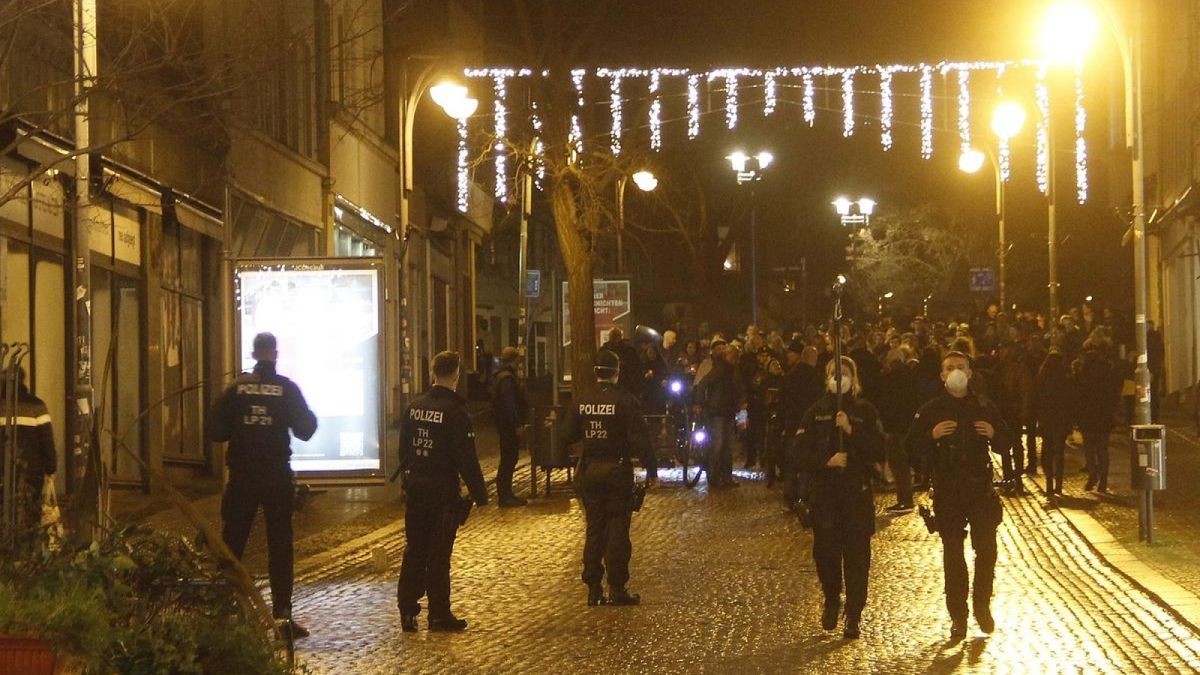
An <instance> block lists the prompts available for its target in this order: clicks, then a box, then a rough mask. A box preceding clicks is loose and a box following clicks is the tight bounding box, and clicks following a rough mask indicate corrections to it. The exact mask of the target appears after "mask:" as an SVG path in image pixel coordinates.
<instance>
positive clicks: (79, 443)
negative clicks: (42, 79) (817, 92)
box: [71, 0, 100, 527]
mask: <svg viewBox="0 0 1200 675" xmlns="http://www.w3.org/2000/svg"><path fill="white" fill-rule="evenodd" d="M73 9H74V29H75V30H74V33H75V35H74V42H75V115H74V131H75V214H74V215H75V222H74V228H73V231H72V236H71V258H72V266H71V280H72V287H73V292H72V294H71V295H72V297H73V298H74V312H73V321H72V325H71V329H72V337H73V338H74V339H73V341H72V347H71V348H72V350H73V358H72V359H71V364H72V366H73V367H74V370H75V372H74V392H73V397H72V398H73V399H74V402H75V405H73V406H71V410H72V413H73V415H74V418H73V419H74V423H73V425H72V455H71V459H72V461H71V469H72V474H73V475H72V478H73V481H72V482H73V483H74V484H75V485H74V486H75V487H77V488H79V489H80V490H81V492H80V495H81V498H83V499H85V500H86V501H84V502H81V504H82V506H83V508H82V509H80V511H79V512H78V513H79V515H80V516H81V521H80V523H79V524H80V525H82V526H85V527H92V526H94V525H95V524H96V522H95V520H94V519H95V518H96V517H97V516H98V511H99V508H100V503H99V499H98V497H99V494H98V491H99V485H100V480H99V476H92V477H90V478H87V479H86V480H85V476H87V473H88V471H90V470H95V469H96V468H97V467H99V463H97V462H94V461H93V459H94V458H93V457H92V456H91V453H92V450H93V449H92V447H91V430H92V354H91V345H92V321H91V304H92V279H91V276H92V269H91V237H90V233H89V223H88V208H89V206H90V204H91V189H90V184H91V171H90V169H91V167H90V164H89V153H88V151H87V150H88V146H89V145H90V144H91V136H90V133H89V131H90V128H89V106H88V103H89V101H88V94H89V92H90V90H91V88H92V82H93V80H94V78H95V77H96V65H97V58H96V0H75V4H74V8H73ZM86 486H94V487H95V488H96V490H97V494H94V495H93V494H87V491H90V490H89V487H86Z"/></svg>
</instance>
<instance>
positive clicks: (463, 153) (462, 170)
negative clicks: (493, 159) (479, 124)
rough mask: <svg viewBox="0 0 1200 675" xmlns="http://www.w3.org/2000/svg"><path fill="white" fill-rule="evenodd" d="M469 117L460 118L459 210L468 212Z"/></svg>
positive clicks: (469, 191)
mask: <svg viewBox="0 0 1200 675" xmlns="http://www.w3.org/2000/svg"><path fill="white" fill-rule="evenodd" d="M467 151H468V150H467V118H465V117H462V118H459V120H458V172H457V177H458V186H457V187H458V190H457V197H458V200H457V201H458V212H459V213H466V212H467V208H468V207H469V206H470V204H469V203H468V200H469V198H470V196H471V172H470V170H469V166H468V164H467V159H468V155H467Z"/></svg>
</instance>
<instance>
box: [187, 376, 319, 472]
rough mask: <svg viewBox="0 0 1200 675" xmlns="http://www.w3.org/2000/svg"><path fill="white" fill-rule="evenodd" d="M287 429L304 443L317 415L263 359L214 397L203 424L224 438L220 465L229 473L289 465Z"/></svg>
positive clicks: (215, 437)
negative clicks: (226, 442) (207, 417)
mask: <svg viewBox="0 0 1200 675" xmlns="http://www.w3.org/2000/svg"><path fill="white" fill-rule="evenodd" d="M289 430H290V431H291V433H292V434H294V435H295V436H296V438H299V439H300V440H302V441H307V440H308V439H310V438H312V437H313V434H314V433H316V431H317V416H316V415H314V414H313V411H312V410H309V408H308V404H307V403H306V402H305V401H304V395H303V394H302V393H300V387H298V386H296V383H295V382H292V381H291V380H289V379H288V378H286V377H284V376H282V375H280V374H279V373H276V372H275V364H274V363H269V362H265V361H264V362H260V363H259V364H258V365H256V366H254V370H253V371H252V372H249V373H242V374H241V375H238V377H237V379H236V380H234V381H233V384H231V385H229V388H227V389H226V390H225V391H224V392H223V393H222V394H221V396H220V397H218V398H217V401H216V403H215V404H214V405H213V409H212V414H211V416H210V417H209V423H208V435H209V438H211V439H212V440H214V441H217V442H219V443H220V442H225V441H229V452H228V453H227V454H226V457H225V463H226V464H227V465H228V466H229V469H230V471H231V472H234V473H237V472H242V471H245V472H249V473H248V475H253V472H257V471H260V470H279V469H288V468H289V464H288V462H289V459H290V458H291V456H292V448H291V437H290V436H289V435H288V431H289Z"/></svg>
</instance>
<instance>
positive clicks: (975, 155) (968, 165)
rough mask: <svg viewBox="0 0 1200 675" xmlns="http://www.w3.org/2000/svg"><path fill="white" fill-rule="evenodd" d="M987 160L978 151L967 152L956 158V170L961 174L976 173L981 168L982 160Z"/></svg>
mask: <svg viewBox="0 0 1200 675" xmlns="http://www.w3.org/2000/svg"><path fill="white" fill-rule="evenodd" d="M985 159H987V157H986V156H984V154H983V153H982V152H980V151H978V150H967V151H966V152H964V153H963V154H961V155H959V157H958V170H959V171H962V172H963V173H978V172H979V170H980V169H982V168H983V160H985Z"/></svg>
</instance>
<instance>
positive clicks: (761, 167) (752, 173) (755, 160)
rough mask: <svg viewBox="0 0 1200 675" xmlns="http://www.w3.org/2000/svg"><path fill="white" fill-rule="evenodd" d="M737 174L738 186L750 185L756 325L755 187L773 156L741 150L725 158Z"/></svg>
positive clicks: (752, 297) (752, 301) (752, 304)
mask: <svg viewBox="0 0 1200 675" xmlns="http://www.w3.org/2000/svg"><path fill="white" fill-rule="evenodd" d="M725 159H728V160H729V165H730V167H732V168H733V171H734V173H736V174H737V182H738V185H742V184H745V183H749V184H750V323H752V324H754V325H756V326H757V325H758V229H757V223H756V220H757V218H756V216H757V210H758V209H757V202H756V195H755V189H754V188H755V186H756V185H757V184H758V182H759V181H761V180H762V177H763V172H764V171H766V169H767V167H768V166H770V165H771V164H772V163H773V162H774V161H775V155H773V154H771V153H770V152H767V151H766V150H762V151H759V153H758V154H756V155H754V156H750V155H747V154H746V153H744V152H742V151H741V150H737V151H735V152H734V153H733V154H730V155H728V156H726V157H725Z"/></svg>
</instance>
